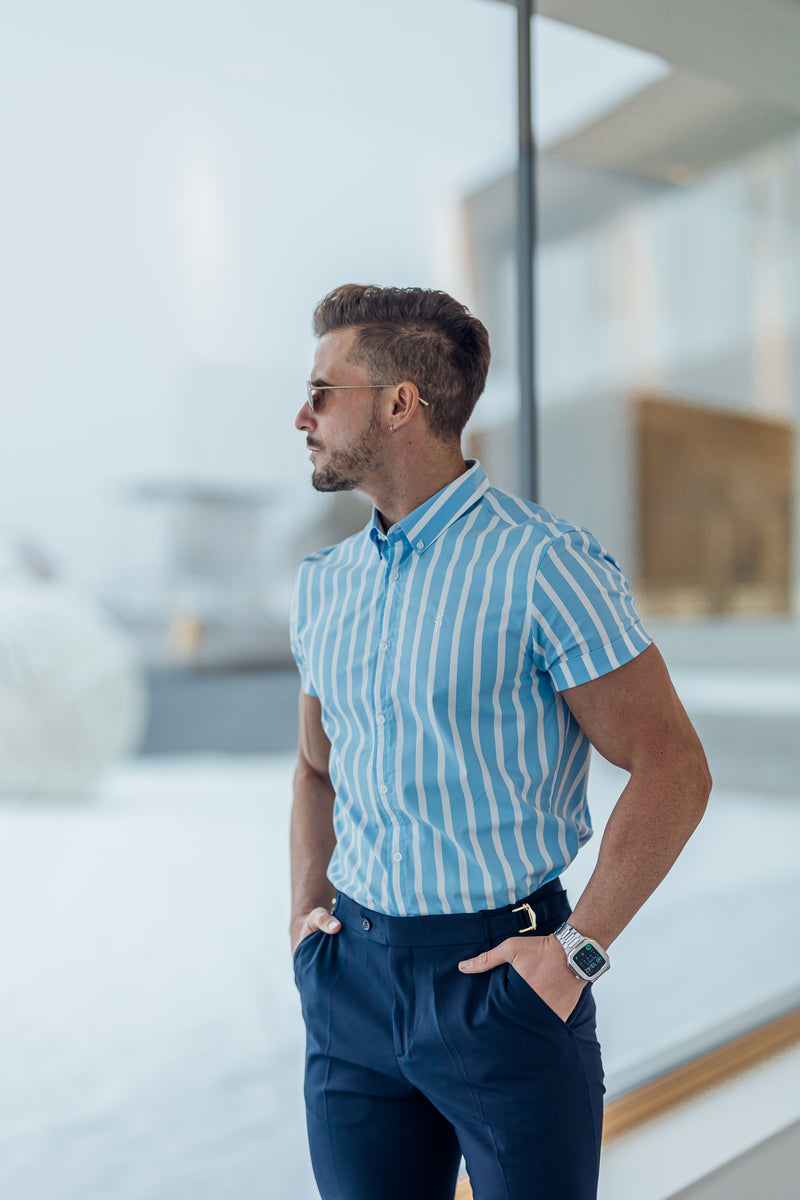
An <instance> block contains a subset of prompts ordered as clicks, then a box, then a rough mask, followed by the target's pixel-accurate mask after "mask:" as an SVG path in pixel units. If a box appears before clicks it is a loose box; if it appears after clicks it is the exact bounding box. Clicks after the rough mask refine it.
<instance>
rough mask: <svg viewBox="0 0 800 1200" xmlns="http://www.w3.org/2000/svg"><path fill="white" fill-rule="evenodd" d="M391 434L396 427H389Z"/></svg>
mask: <svg viewBox="0 0 800 1200" xmlns="http://www.w3.org/2000/svg"><path fill="white" fill-rule="evenodd" d="M389 433H394V425H390V426H389Z"/></svg>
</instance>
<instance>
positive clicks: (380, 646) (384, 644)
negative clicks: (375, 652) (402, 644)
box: [378, 642, 389, 650]
mask: <svg viewBox="0 0 800 1200" xmlns="http://www.w3.org/2000/svg"><path fill="white" fill-rule="evenodd" d="M378 649H379V650H388V649H389V643H388V642H380V643H379V644H378Z"/></svg>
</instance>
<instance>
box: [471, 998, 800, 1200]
mask: <svg viewBox="0 0 800 1200" xmlns="http://www.w3.org/2000/svg"><path fill="white" fill-rule="evenodd" d="M797 1042H800V1009H795V1010H794V1012H791V1013H787V1014H786V1016H783V1017H778V1018H777V1020H775V1021H770V1022H769V1024H767V1025H763V1026H762V1027H761V1028H760V1029H754V1030H753V1031H752V1032H751V1033H746V1034H743V1035H742V1036H741V1037H739V1038H736V1039H735V1040H734V1041H732V1042H729V1043H728V1045H727V1046H721V1047H720V1048H719V1049H718V1050H712V1051H710V1053H708V1054H704V1055H703V1056H702V1057H701V1058H698V1059H695V1061H694V1062H691V1063H687V1064H686V1066H683V1067H678V1068H677V1069H676V1070H674V1071H670V1072H669V1073H668V1074H667V1075H663V1076H662V1077H661V1078H660V1079H655V1080H653V1082H652V1083H647V1084H645V1085H644V1086H643V1087H640V1088H637V1089H636V1090H635V1091H633V1092H630V1093H629V1094H628V1095H626V1096H620V1097H619V1098H618V1099H617V1100H612V1101H611V1102H610V1103H609V1104H607V1105H606V1108H605V1115H604V1117H603V1144H604V1145H605V1144H606V1143H607V1142H610V1141H612V1140H613V1139H614V1138H616V1137H620V1136H621V1135H622V1134H624V1133H630V1132H631V1130H632V1129H635V1128H636V1126H637V1125H642V1124H644V1123H645V1122H646V1121H652V1120H653V1118H654V1117H658V1116H661V1115H662V1113H665V1112H667V1111H668V1110H669V1109H670V1108H674V1107H675V1106H676V1105H678V1104H683V1103H685V1102H686V1101H687V1100H692V1099H693V1098H694V1097H695V1096H698V1095H700V1094H701V1093H703V1092H705V1091H708V1090H709V1089H710V1088H714V1087H718V1086H719V1085H720V1084H722V1083H725V1081H726V1080H728V1079H731V1078H732V1077H733V1076H734V1075H738V1074H739V1073H740V1072H742V1071H746V1070H748V1069H749V1068H750V1067H755V1066H757V1065H758V1064H759V1063H761V1062H764V1061H765V1060H766V1059H768V1058H771V1057H772V1056H773V1055H775V1054H779V1053H780V1052H781V1051H782V1050H786V1049H788V1047H789V1046H793V1045H794V1044H795V1043H797ZM456 1200H473V1198H472V1188H471V1187H470V1183H469V1179H467V1178H466V1176H464V1177H463V1178H462V1179H459V1181H458V1187H457V1188H456Z"/></svg>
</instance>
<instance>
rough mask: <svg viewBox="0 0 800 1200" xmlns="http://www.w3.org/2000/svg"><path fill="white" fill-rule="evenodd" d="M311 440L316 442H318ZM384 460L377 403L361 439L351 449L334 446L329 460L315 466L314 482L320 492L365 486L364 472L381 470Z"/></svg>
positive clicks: (312, 477) (350, 490) (349, 490)
mask: <svg viewBox="0 0 800 1200" xmlns="http://www.w3.org/2000/svg"><path fill="white" fill-rule="evenodd" d="M309 444H310V445H311V446H314V444H315V443H314V442H313V441H311V442H310V443H309ZM380 464H381V447H380V438H379V434H378V406H377V405H375V406H374V408H373V410H372V418H371V420H370V423H369V425H368V426H367V428H366V429H365V430H364V432H363V433H362V434H361V437H360V438H359V439H358V441H357V442H355V443H354V444H353V445H352V446H349V447H348V448H347V450H331V451H330V453H329V455H328V461H327V462H326V463H325V464H324V465H323V466H319V467H315V468H314V471H313V473H312V475H311V486H312V487H313V488H314V490H315V491H317V492H354V491H357V490H358V488H359V487H360V486H361V483H362V481H363V479H364V476H365V475H366V474H368V473H370V472H375V471H377V470H378V469H379V467H380Z"/></svg>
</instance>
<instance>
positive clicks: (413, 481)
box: [364, 445, 467, 532]
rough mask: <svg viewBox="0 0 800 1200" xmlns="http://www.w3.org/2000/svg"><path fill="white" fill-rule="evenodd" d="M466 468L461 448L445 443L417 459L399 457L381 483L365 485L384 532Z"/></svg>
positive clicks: (461, 473) (456, 477)
mask: <svg viewBox="0 0 800 1200" xmlns="http://www.w3.org/2000/svg"><path fill="white" fill-rule="evenodd" d="M466 470H467V464H466V463H465V461H464V456H463V455H462V453H461V447H460V446H458V445H455V446H453V447H450V446H445V445H442V449H441V450H439V449H438V448H437V449H436V450H435V451H434V452H433V453H429V454H426V455H422V456H418V457H417V458H416V459H414V460H412V459H406V461H405V462H403V461H401V460H396V462H395V470H394V471H392V472H390V473H389V476H388V477H386V476H384V478H382V479H381V481H380V484H378V483H376V485H375V486H374V487H372V488H369V489H368V488H367V487H365V488H364V491H365V493H366V494H367V495H368V496H369V498H370V500H371V501H372V503H373V504H374V505H375V508H376V509H377V512H378V517H379V519H380V522H381V525H382V526H383V530H384V532H387V531H388V530H389V529H391V527H392V525H396V524H397V522H398V521H402V519H403V517H407V516H408V514H409V513H410V512H413V511H414V509H415V508H419V506H420V504H424V503H425V501H426V500H430V498H431V496H435V495H436V493H437V492H440V491H441V490H442V488H445V487H447V485H448V484H450V483H452V482H453V480H454V479H458V477H459V476H460V475H463V474H464V472H465V471H466Z"/></svg>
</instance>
